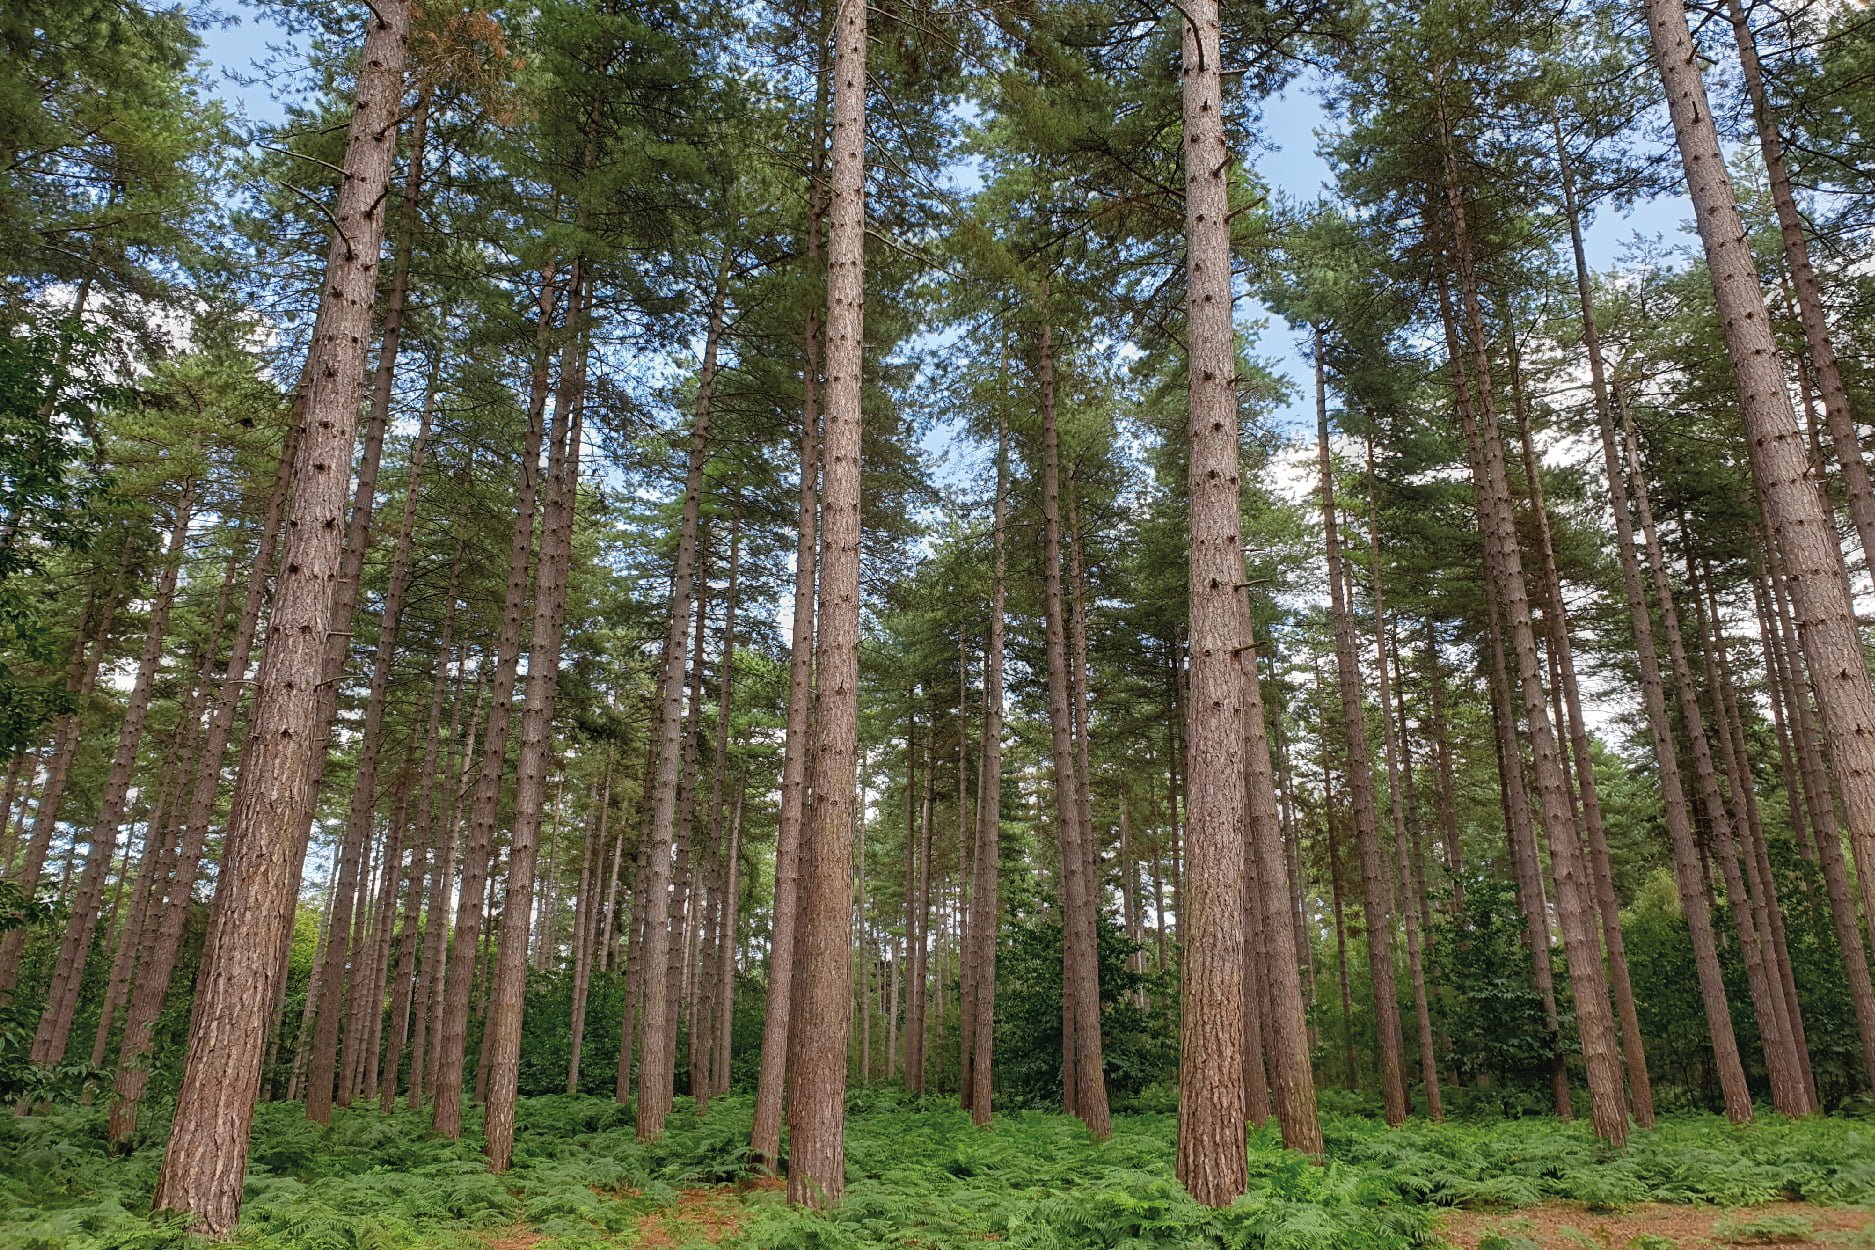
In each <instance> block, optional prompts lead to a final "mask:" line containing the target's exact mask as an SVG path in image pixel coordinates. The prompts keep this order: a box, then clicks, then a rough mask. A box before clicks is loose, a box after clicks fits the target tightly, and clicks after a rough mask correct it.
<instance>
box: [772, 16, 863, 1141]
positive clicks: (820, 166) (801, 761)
mask: <svg viewBox="0 0 1875 1250" xmlns="http://www.w3.org/2000/svg"><path fill="white" fill-rule="evenodd" d="M821 34H822V38H821V39H820V40H819V41H818V43H817V44H816V47H817V49H818V50H819V53H820V54H819V55H817V57H816V74H815V111H814V115H815V117H816V118H817V119H822V120H824V118H825V116H826V107H827V91H828V78H827V66H826V57H825V55H824V53H825V47H826V39H825V31H824V30H823V31H822V32H821ZM819 133H821V129H820V128H816V130H815V134H819ZM812 159H813V166H812V176H811V177H810V178H809V180H808V193H807V202H808V208H807V248H806V258H807V268H808V272H809V273H810V274H811V275H812V276H813V277H815V278H816V279H819V280H822V281H824V273H823V271H822V268H821V233H822V228H821V227H822V216H823V214H824V212H825V204H826V198H825V180H824V176H823V170H824V165H825V159H826V154H825V148H824V147H823V145H822V144H820V143H819V142H816V143H815V145H814V153H813V158H812ZM805 321H806V324H805V325H804V327H803V329H802V350H801V356H802V366H801V444H800V447H801V452H800V501H799V504H798V505H797V509H796V513H795V515H796V529H795V547H794V614H793V621H792V625H791V628H790V630H789V635H788V706H787V729H786V741H785V743H784V746H783V748H782V762H781V811H780V815H779V822H778V824H777V827H776V833H775V882H774V902H773V906H772V908H771V915H770V925H769V927H770V933H771V938H770V942H769V948H768V984H767V985H766V987H765V989H764V996H763V998H764V1004H765V1006H764V1009H763V1014H762V1050H761V1070H760V1073H759V1075H758V1077H757V1081H756V1090H755V1120H754V1125H753V1127H752V1129H751V1132H750V1135H749V1156H750V1159H751V1161H752V1162H753V1163H754V1164H755V1166H757V1167H760V1168H766V1169H768V1170H771V1171H772V1170H773V1169H774V1167H775V1165H776V1163H777V1162H778V1161H779V1160H780V1157H781V1110H782V1100H783V1095H784V1094H785V1092H786V1089H785V1084H786V1079H787V1056H788V1026H789V1021H790V1019H791V1016H790V1007H791V1006H792V1002H793V988H794V932H795V915H796V906H797V899H798V898H799V894H800V857H801V828H802V825H803V823H804V821H805V820H806V818H807V815H808V778H807V769H808V761H809V757H810V755H811V754H812V751H813V746H812V743H811V741H810V739H809V732H808V726H809V723H810V718H811V717H812V714H813V704H814V584H815V568H816V561H817V557H818V552H819V523H820V385H821V383H820V356H821V347H822V334H821V324H820V321H821V310H820V309H819V308H818V307H817V306H815V305H813V304H812V303H810V304H809V307H808V310H807V316H806V319H805ZM887 1053H888V1054H889V1053H891V1049H890V1047H888V1050H887Z"/></svg>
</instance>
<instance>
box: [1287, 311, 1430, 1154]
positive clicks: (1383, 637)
mask: <svg viewBox="0 0 1875 1250" xmlns="http://www.w3.org/2000/svg"><path fill="white" fill-rule="evenodd" d="M1316 350H1317V352H1318V353H1319V352H1320V339H1319V338H1318V339H1317V346H1316ZM1317 368H1318V369H1319V368H1320V365H1319V364H1318V365H1317ZM1324 415H1325V414H1324ZM1322 446H1323V450H1324V454H1325V453H1326V450H1327V440H1326V438H1324V439H1323V441H1322ZM1378 489H1379V486H1378V482H1377V479H1376V478H1375V475H1374V441H1373V439H1372V437H1369V438H1368V440H1367V492H1368V493H1367V547H1368V566H1369V581H1370V583H1371V592H1372V595H1373V602H1374V661H1375V666H1376V671H1377V674H1378V675H1377V677H1376V682H1377V685H1376V695H1377V697H1378V698H1379V700H1380V713H1381V714H1380V723H1381V726H1382V729H1383V738H1384V746H1385V750H1386V759H1387V796H1388V799H1389V800H1390V806H1391V810H1392V815H1393V854H1394V870H1395V874H1396V875H1395V883H1396V885H1397V887H1398V889H1399V891H1400V893H1402V894H1406V893H1407V892H1409V891H1411V892H1412V893H1414V894H1416V895H1418V896H1419V897H1418V898H1412V897H1409V898H1407V899H1406V900H1405V903H1404V905H1403V906H1402V907H1401V908H1400V916H1401V918H1402V920H1403V921H1404V923H1405V927H1406V966H1407V970H1408V972H1409V974H1410V975H1411V976H1412V980H1413V1019H1414V1023H1415V1025H1416V1026H1417V1027H1418V1030H1419V1075H1420V1082H1421V1083H1422V1084H1423V1085H1424V1086H1425V1090H1426V1115H1427V1116H1428V1117H1430V1118H1431V1119H1434V1120H1443V1119H1444V1118H1445V1104H1444V1103H1443V1102H1442V1101H1441V1100H1440V1098H1439V1055H1438V1050H1437V1048H1436V1047H1435V1046H1434V1045H1433V1040H1432V1013H1431V1010H1430V1009H1429V1008H1428V1005H1427V1002H1426V965H1425V959H1424V954H1423V950H1422V947H1421V938H1420V927H1419V926H1420V918H1421V917H1420V909H1419V905H1418V904H1419V899H1421V898H1423V897H1424V895H1425V890H1424V888H1423V883H1422V885H1421V887H1420V888H1417V889H1416V888H1415V886H1414V878H1413V873H1412V864H1413V861H1414V860H1415V859H1416V858H1417V857H1416V856H1413V855H1412V853H1411V850H1410V848H1409V846H1408V836H1407V831H1406V795H1405V792H1404V790H1403V789H1402V788H1401V783H1400V754H1401V746H1402V743H1401V741H1400V739H1399V735H1398V734H1396V733H1395V731H1394V724H1393V688H1392V682H1391V678H1390V677H1389V675H1388V672H1387V650H1388V648H1387V639H1388V634H1387V597H1386V590H1385V586H1384V581H1383V579H1382V576H1381V571H1380V501H1379V498H1378ZM1350 624H1352V622H1350Z"/></svg>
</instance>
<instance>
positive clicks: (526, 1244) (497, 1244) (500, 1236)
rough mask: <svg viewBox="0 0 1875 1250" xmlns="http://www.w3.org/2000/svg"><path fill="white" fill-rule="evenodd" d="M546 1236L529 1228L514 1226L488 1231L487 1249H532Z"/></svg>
mask: <svg viewBox="0 0 1875 1250" xmlns="http://www.w3.org/2000/svg"><path fill="white" fill-rule="evenodd" d="M546 1238H547V1234H545V1233H537V1232H535V1231H533V1230H532V1229H530V1228H522V1227H519V1226H516V1227H514V1228H510V1229H505V1230H503V1231H502V1232H499V1233H490V1234H489V1235H488V1250H534V1247H535V1246H537V1245H539V1244H540V1243H541V1242H542V1241H545V1240H546Z"/></svg>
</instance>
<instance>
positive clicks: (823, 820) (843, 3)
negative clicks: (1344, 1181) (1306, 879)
mask: <svg viewBox="0 0 1875 1250" xmlns="http://www.w3.org/2000/svg"><path fill="white" fill-rule="evenodd" d="M866 16H867V14H866V5H865V4H864V3H863V0H838V3H837V5H836V9H835V16H834V41H835V48H836V56H835V59H834V63H833V72H834V77H835V86H834V95H833V168H832V175H831V178H830V190H831V209H830V211H829V213H828V232H827V241H828V247H827V254H828V266H827V389H826V403H827V413H826V445H825V448H824V457H825V459H824V465H825V473H824V478H825V481H824V488H823V489H824V495H823V500H824V503H823V508H822V512H821V524H822V527H823V528H822V531H821V533H822V542H821V558H820V603H821V608H822V610H821V615H820V624H819V638H818V640H817V642H816V645H815V667H816V669H817V670H818V674H819V692H820V702H819V706H818V708H817V710H816V720H817V723H816V726H815V731H816V732H815V741H814V769H813V778H814V781H813V785H814V805H813V809H812V812H811V815H809V817H808V818H807V819H806V820H805V821H804V822H803V828H802V834H801V860H802V867H803V871H802V875H801V881H802V884H803V888H802V889H801V891H800V897H799V902H798V907H799V915H798V917H797V918H796V933H795V969H794V981H795V991H794V992H795V999H794V1003H793V1005H792V1007H791V1008H790V1015H791V1018H792V1019H795V1020H811V1021H814V1022H815V1027H814V1029H813V1030H811V1031H810V1030H807V1029H793V1030H791V1031H790V1035H789V1038H788V1073H789V1079H788V1124H789V1131H790V1138H791V1146H790V1159H789V1164H788V1200H789V1201H790V1202H795V1203H801V1204H806V1205H811V1206H816V1207H830V1206H833V1205H835V1204H837V1203H838V1202H839V1201H840V1197H841V1194H842V1193H843V1192H844V1190H845V1184H846V1183H845V1173H846V1145H845V1141H844V1130H845V1122H846V1052H847V1041H848V1037H849V1030H850V1027H851V1026H850V1017H849V1016H848V1014H847V1012H846V993H847V983H848V981H849V979H850V963H851V957H852V950H851V948H852V941H853V933H852V910H851V908H852V901H853V864H852V861H853V844H852V840H851V839H852V831H853V828H854V821H855V819H856V816H857V813H856V811H855V806H856V805H855V797H856V787H855V783H856V766H857V756H858V745H859V542H860V459H859V458H860V382H861V377H860V375H861V370H862V367H863V365H864V346H863V343H864V341H863V333H864V311H863V297H864V292H865V257H864V248H865V233H866V221H865V217H866V206H865V197H866V178H865V143H866V24H867V23H866Z"/></svg>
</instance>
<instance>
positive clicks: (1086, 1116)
mask: <svg viewBox="0 0 1875 1250" xmlns="http://www.w3.org/2000/svg"><path fill="white" fill-rule="evenodd" d="M1041 311H1042V325H1041V344H1040V356H1039V361H1038V363H1039V370H1038V375H1037V379H1036V380H1037V385H1038V387H1039V389H1040V396H1041V413H1042V568H1043V605H1044V611H1045V616H1046V630H1047V654H1048V723H1049V741H1050V751H1049V754H1050V757H1051V762H1052V768H1053V776H1054V792H1055V830H1056V837H1057V839H1058V841H1059V843H1060V854H1061V920H1062V936H1061V963H1062V1009H1063V1017H1062V1019H1063V1023H1064V1026H1066V1027H1065V1028H1064V1033H1063V1038H1062V1042H1063V1051H1062V1058H1063V1064H1062V1066H1063V1076H1062V1079H1063V1085H1064V1087H1063V1091H1062V1094H1063V1100H1064V1102H1065V1101H1068V1100H1069V1098H1070V1097H1071V1098H1072V1102H1071V1105H1070V1107H1069V1110H1070V1111H1071V1112H1072V1114H1075V1115H1078V1116H1080V1118H1081V1119H1082V1121H1083V1122H1084V1123H1086V1125H1087V1129H1088V1132H1090V1133H1092V1134H1093V1135H1094V1136H1095V1137H1096V1138H1097V1139H1104V1138H1105V1137H1106V1136H1107V1134H1108V1133H1109V1132H1110V1131H1111V1125H1110V1122H1109V1115H1108V1111H1107V1083H1106V1076H1105V1073H1104V1071H1103V1067H1104V1064H1103V1061H1102V1058H1101V1049H1102V1048H1101V1038H1100V982H1099V967H1098V959H1099V956H1098V951H1097V948H1096V942H1097V938H1096V932H1097V931H1096V918H1095V908H1096V903H1095V897H1094V888H1093V883H1092V882H1091V881H1090V880H1089V879H1088V877H1089V875H1090V873H1089V869H1090V866H1091V862H1092V858H1091V855H1090V853H1089V851H1088V850H1087V848H1086V847H1085V846H1084V845H1083V838H1082V833H1083V830H1082V827H1081V805H1080V781H1079V779H1078V774H1077V770H1076V766H1075V749H1074V713H1073V704H1072V695H1071V691H1070V676H1069V671H1068V670H1069V663H1070V661H1069V659H1068V651H1069V643H1068V623H1067V614H1066V610H1065V609H1066V603H1065V599H1066V593H1065V591H1064V589H1063V585H1062V582H1063V578H1062V569H1061V564H1062V551H1061V449H1060V436H1059V431H1058V429H1057V426H1056V409H1055V358H1054V328H1053V326H1052V325H1051V324H1050V323H1049V300H1048V281H1047V279H1046V278H1044V279H1043V281H1042V293H1041ZM1234 584H1235V583H1233V585H1234ZM1229 658H1231V659H1233V660H1234V659H1235V654H1234V652H1233V653H1232V654H1231V656H1230V657H1229ZM1240 858H1241V857H1240ZM1234 897H1237V898H1240V897H1241V894H1237V895H1235V896H1234ZM913 958H914V963H913V967H912V973H913V978H914V990H915V989H916V981H917V977H918V965H917V962H916V958H917V957H916V953H915V951H914V956H913ZM1239 984H1240V983H1239ZM1239 992H1240V993H1241V990H1240V991H1239ZM1070 1033H1071V1034H1072V1036H1071V1037H1070V1036H1069V1034H1070ZM1239 1045H1241V1043H1239ZM1234 1053H1235V1052H1233V1054H1234ZM1070 1054H1072V1065H1073V1066H1072V1068H1071V1069H1070V1068H1069V1066H1068V1065H1069V1062H1070V1060H1069V1058H1068V1056H1069V1055H1070ZM1070 1073H1071V1074H1072V1079H1071V1080H1070ZM1240 1097H1241V1095H1240ZM1239 1114H1241V1112H1239Z"/></svg>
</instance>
